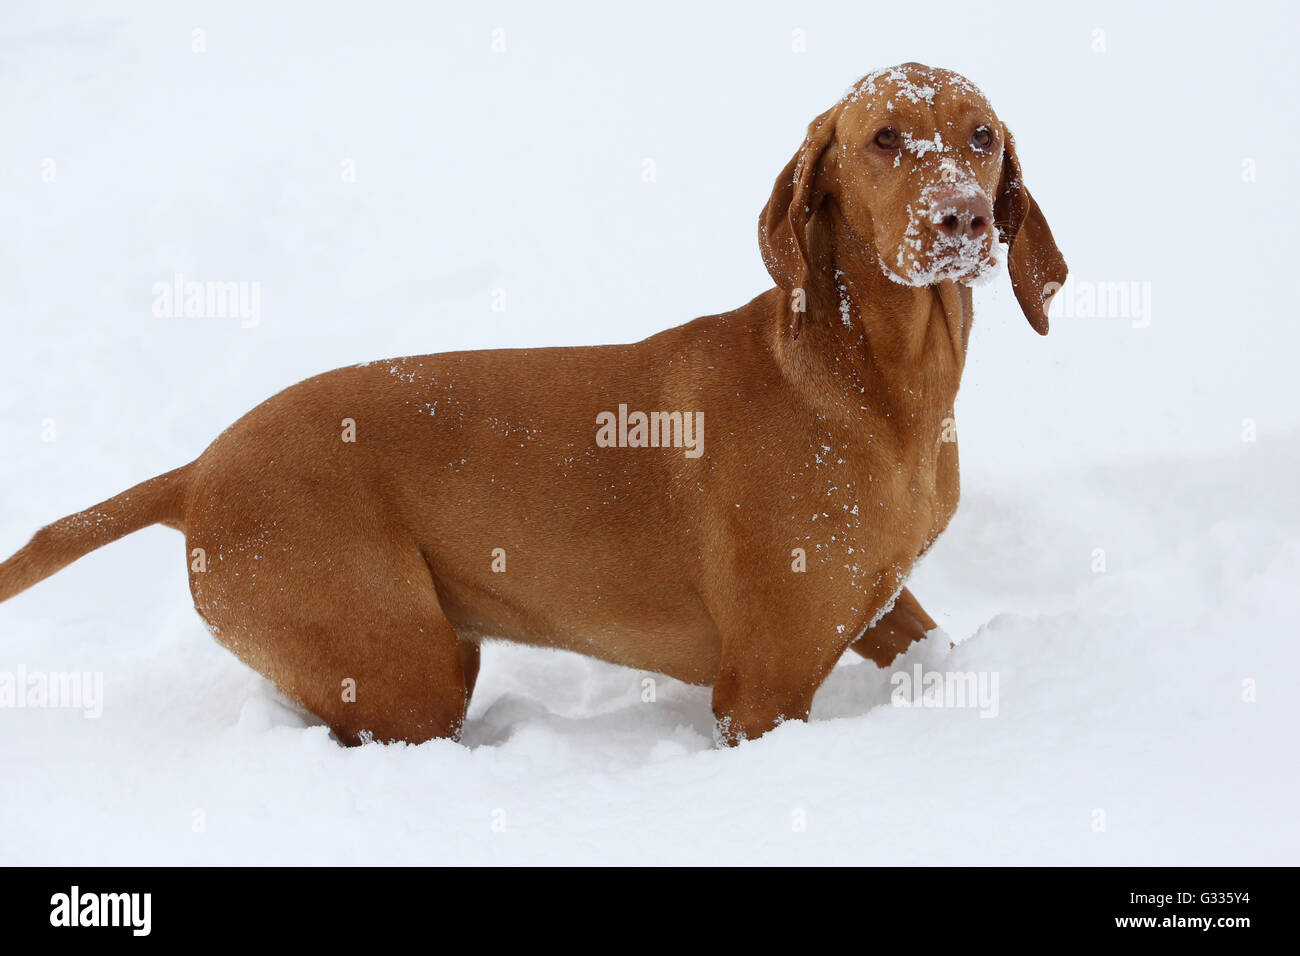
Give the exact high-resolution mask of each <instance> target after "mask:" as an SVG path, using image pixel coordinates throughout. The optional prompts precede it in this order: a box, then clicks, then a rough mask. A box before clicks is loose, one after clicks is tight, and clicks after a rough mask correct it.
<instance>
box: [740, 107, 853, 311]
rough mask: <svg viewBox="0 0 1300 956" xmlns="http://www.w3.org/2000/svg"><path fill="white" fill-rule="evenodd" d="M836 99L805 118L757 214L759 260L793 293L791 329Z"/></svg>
mask: <svg viewBox="0 0 1300 956" xmlns="http://www.w3.org/2000/svg"><path fill="white" fill-rule="evenodd" d="M839 112H840V105H839V104H838V103H837V104H836V105H835V106H832V107H831V108H830V109H828V110H827V111H826V112H825V113H823V114H822V115H821V116H819V117H817V118H816V119H815V120H813V121H812V122H811V123H809V124H808V135H807V137H805V139H804V141H803V145H802V146H800V147H799V149H798V151H797V152H796V153H795V154H794V156H793V157H792V158H791V159H790V162H788V163H786V166H785V169H783V170H781V174H780V175H779V176H777V177H776V184H775V185H774V186H773V187H772V195H771V196H770V197H769V198H768V200H767V205H766V206H764V207H763V213H762V215H761V216H759V217H758V246H759V249H761V250H762V253H763V264H764V265H765V266H767V271H768V272H769V273H770V274H771V276H772V278H773V279H774V280H775V281H776V284H777V285H778V286H780V287H781V288H782V289H785V290H786V291H787V292H789V293H791V296H792V300H793V299H794V297H796V296H797V301H793V303H792V308H794V310H795V312H794V334H795V336H796V337H797V336H798V335H799V329H800V325H801V323H802V321H803V308H805V307H806V301H807V298H808V296H809V295H810V294H811V289H810V284H811V283H810V278H811V274H812V259H811V257H810V255H809V252H808V223H809V222H810V221H811V220H812V217H813V215H814V214H815V213H816V212H817V208H818V207H819V206H820V205H821V202H822V199H823V198H824V195H825V194H824V193H823V192H822V190H821V188H820V186H819V183H818V178H819V177H818V174H819V172H820V169H821V162H822V157H823V155H824V154H825V152H826V150H827V149H828V148H829V147H830V145H831V141H832V140H833V139H834V138H835V119H836V117H837V116H839Z"/></svg>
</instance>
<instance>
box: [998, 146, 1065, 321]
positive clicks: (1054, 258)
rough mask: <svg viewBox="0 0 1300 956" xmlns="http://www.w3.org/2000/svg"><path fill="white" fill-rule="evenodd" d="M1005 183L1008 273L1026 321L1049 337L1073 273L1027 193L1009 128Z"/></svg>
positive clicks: (1001, 191)
mask: <svg viewBox="0 0 1300 956" xmlns="http://www.w3.org/2000/svg"><path fill="white" fill-rule="evenodd" d="M1003 132H1004V134H1005V142H1006V146H1005V148H1004V149H1003V153H1002V179H1001V181H1000V182H999V183H998V195H997V199H996V201H995V202H994V204H993V215H994V217H995V219H996V220H997V227H998V237H999V238H1000V239H1001V240H1002V241H1003V242H1005V243H1006V244H1007V272H1009V273H1010V274H1011V288H1012V290H1014V291H1015V293H1016V299H1017V300H1018V301H1019V302H1020V308H1021V309H1022V310H1023V311H1024V313H1025V318H1027V319H1028V320H1029V324H1030V325H1032V326H1033V327H1034V331H1035V332H1037V333H1038V334H1039V335H1046V334H1047V306H1048V304H1049V303H1050V302H1051V299H1052V296H1053V295H1055V294H1056V291H1057V290H1058V289H1059V288H1060V287H1061V285H1062V284H1063V283H1064V282H1065V277H1066V276H1067V275H1069V269H1068V268H1066V265H1065V257H1064V256H1062V255H1061V250H1060V249H1057V248H1056V240H1054V239H1053V238H1052V230H1051V229H1050V228H1049V227H1048V225H1047V220H1046V219H1045V218H1043V211H1042V210H1041V209H1039V208H1038V203H1036V202H1034V197H1033V196H1031V195H1029V190H1028V189H1026V188H1025V181H1024V179H1023V177H1022V176H1021V174H1020V159H1019V157H1017V156H1016V142H1015V140H1014V139H1012V137H1011V131H1010V130H1007V129H1006V128H1005V127H1004V128H1003Z"/></svg>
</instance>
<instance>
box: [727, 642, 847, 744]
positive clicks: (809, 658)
mask: <svg viewBox="0 0 1300 956" xmlns="http://www.w3.org/2000/svg"><path fill="white" fill-rule="evenodd" d="M772 632H774V633H778V634H779V633H781V630H780V629H770V630H769V633H772ZM746 633H747V637H748V639H747V640H739V641H735V642H730V643H727V644H724V650H723V654H722V661H721V662H720V667H719V669H718V677H717V680H715V681H714V684H713V716H714V717H715V718H716V719H717V725H716V728H715V732H714V736H715V738H716V740H717V742H718V743H720V744H722V745H723V746H727V747H731V746H735V745H736V744H738V743H740V742H741V741H742V740H752V739H754V738H755V737H761V736H762V735H763V734H765V733H767V732H768V731H769V730H771V729H772V728H773V727H775V726H777V725H778V724H781V723H784V722H785V721H787V720H807V719H808V712H809V711H810V710H811V709H812V701H813V695H814V694H816V693H817V688H818V687H820V686H821V684H822V681H824V680H825V679H826V675H827V674H829V673H830V671H831V668H833V667H834V666H835V662H836V661H837V660H838V659H839V657H840V655H841V654H843V652H844V645H843V644H839V645H829V646H826V647H817V646H811V645H806V646H803V647H800V648H794V647H791V646H790V644H789V642H788V641H782V640H778V639H772V640H771V641H770V642H768V641H765V640H764V639H763V637H762V636H760V635H761V634H762V633H763V632H761V631H758V632H756V631H748V632H746ZM787 633H798V632H797V630H795V629H794V628H793V626H792V627H791V628H789V629H788V631H787Z"/></svg>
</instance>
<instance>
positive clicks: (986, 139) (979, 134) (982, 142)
mask: <svg viewBox="0 0 1300 956" xmlns="http://www.w3.org/2000/svg"><path fill="white" fill-rule="evenodd" d="M970 141H971V143H972V144H973V145H974V146H975V148H976V149H988V147H989V145H990V144H991V143H992V142H993V130H991V129H989V128H988V127H987V126H981V127H979V128H978V129H977V130H975V132H973V133H971V134H970Z"/></svg>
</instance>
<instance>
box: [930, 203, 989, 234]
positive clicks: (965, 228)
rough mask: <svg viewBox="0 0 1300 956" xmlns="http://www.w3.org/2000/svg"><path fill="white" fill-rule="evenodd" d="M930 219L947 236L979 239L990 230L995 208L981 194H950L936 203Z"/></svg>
mask: <svg viewBox="0 0 1300 956" xmlns="http://www.w3.org/2000/svg"><path fill="white" fill-rule="evenodd" d="M930 221H931V222H933V223H934V226H935V228H936V229H938V230H939V231H940V232H941V233H943V234H944V235H945V236H952V237H953V238H959V237H960V238H966V239H977V238H979V237H980V236H982V235H984V233H986V232H988V230H989V226H990V225H991V224H992V222H993V208H992V207H991V206H990V205H989V201H988V200H987V199H985V198H984V196H983V195H980V194H973V195H972V194H965V195H959V196H948V197H946V198H944V199H940V200H939V201H938V202H936V203H935V204H934V207H933V208H932V209H931V212H930Z"/></svg>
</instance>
